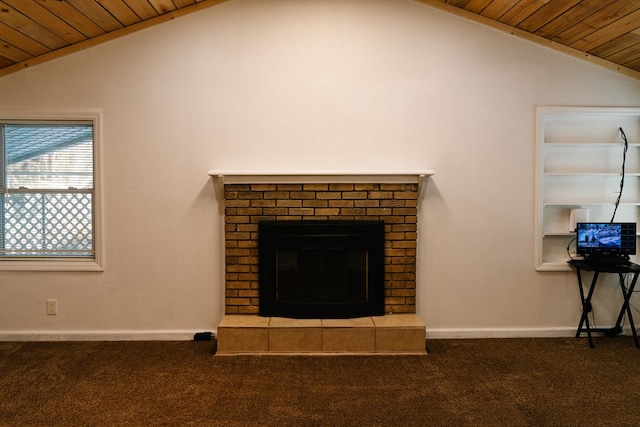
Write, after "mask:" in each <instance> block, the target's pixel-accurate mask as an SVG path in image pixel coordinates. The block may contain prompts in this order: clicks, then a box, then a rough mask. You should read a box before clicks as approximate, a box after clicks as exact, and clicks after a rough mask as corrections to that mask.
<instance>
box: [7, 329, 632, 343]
mask: <svg viewBox="0 0 640 427" xmlns="http://www.w3.org/2000/svg"><path fill="white" fill-rule="evenodd" d="M198 332H211V333H213V335H214V336H217V329H216V328H213V329H206V328H204V329H197V330H196V329H193V330H191V329H165V330H104V331H82V330H67V331H45V330H34V331H0V342H10V341H11V342H27V341H191V340H193V337H194V335H195V334H196V333H198ZM426 332H427V335H426V336H427V340H430V339H470V338H473V339H483V338H561V337H574V336H575V334H576V326H566V327H557V328H554V327H550V328H471V329H469V328H426ZM623 335H628V336H630V335H631V330H630V329H629V328H625V329H624V330H623ZM594 336H601V334H597V333H595V335H594ZM579 339H585V340H586V339H587V334H586V333H584V332H583V333H582V335H581V337H580V338H579Z"/></svg>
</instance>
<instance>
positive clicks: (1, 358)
mask: <svg viewBox="0 0 640 427" xmlns="http://www.w3.org/2000/svg"><path fill="white" fill-rule="evenodd" d="M595 345H596V347H595V348H594V349H589V347H588V346H587V343H586V340H585V339H575V338H549V339H482V340H480V339H478V340H430V341H429V342H428V346H429V351H430V354H429V355H426V356H235V357H234V356H232V357H229V356H219V357H214V356H213V354H212V348H213V342H211V341H209V342H207V341H205V342H184V341H182V342H30V343H16V342H5V343H0V425H3V426H23V425H28V426H32V425H33V426H41V425H42V426H120V425H132V426H138V425H144V426H161V425H167V426H188V425H195V426H581V425H596V426H598V425H602V426H605V425H606V426H632V425H639V424H640V349H637V348H635V347H634V346H633V342H632V340H631V338H629V337H617V338H597V339H596V340H595Z"/></svg>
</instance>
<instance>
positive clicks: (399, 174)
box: [209, 170, 435, 200]
mask: <svg viewBox="0 0 640 427" xmlns="http://www.w3.org/2000/svg"><path fill="white" fill-rule="evenodd" d="M432 175H435V172H434V171H432V170H423V171H392V172H345V171H309V172H305V171H282V172H275V171H266V172H248V171H216V170H210V171H209V176H211V177H212V178H213V186H214V188H215V192H216V194H217V195H218V198H219V199H220V200H223V199H224V184H343V183H349V184H380V183H384V184H397V183H403V184H405V183H410V184H411V183H416V184H418V197H420V196H421V195H422V193H423V189H424V187H425V186H426V184H427V181H428V178H429V177H430V176H432Z"/></svg>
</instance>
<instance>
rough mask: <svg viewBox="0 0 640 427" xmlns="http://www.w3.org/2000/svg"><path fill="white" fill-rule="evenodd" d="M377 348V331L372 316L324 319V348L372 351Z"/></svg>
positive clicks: (346, 350)
mask: <svg viewBox="0 0 640 427" xmlns="http://www.w3.org/2000/svg"><path fill="white" fill-rule="evenodd" d="M375 348H376V331H375V325H374V323H373V320H371V317H357V318H353V319H323V320H322V349H323V350H324V351H328V352H348V351H356V352H371V351H375Z"/></svg>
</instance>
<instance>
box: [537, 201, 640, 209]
mask: <svg viewBox="0 0 640 427" xmlns="http://www.w3.org/2000/svg"><path fill="white" fill-rule="evenodd" d="M542 206H543V207H545V208H546V207H552V206H556V207H566V208H569V207H578V206H611V207H613V206H614V203H613V202H606V203H599V202H585V201H582V202H544V203H543V204H542ZM620 206H640V202H633V203H625V202H620Z"/></svg>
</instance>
